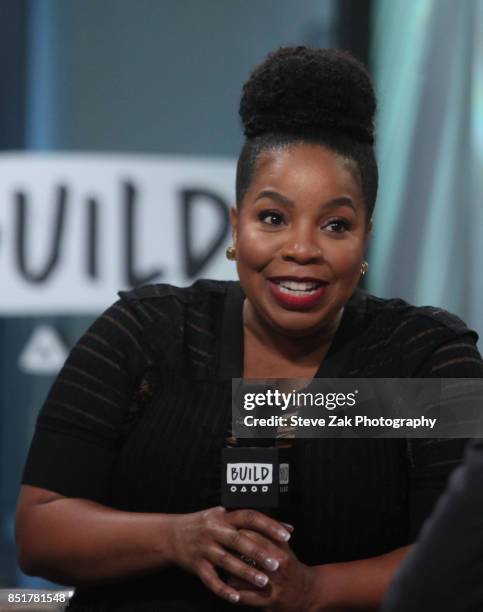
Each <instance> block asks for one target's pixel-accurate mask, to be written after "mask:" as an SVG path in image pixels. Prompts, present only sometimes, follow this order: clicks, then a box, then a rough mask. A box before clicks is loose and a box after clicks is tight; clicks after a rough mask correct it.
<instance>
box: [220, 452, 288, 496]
mask: <svg viewBox="0 0 483 612" xmlns="http://www.w3.org/2000/svg"><path fill="white" fill-rule="evenodd" d="M288 484H289V464H288V463H287V462H286V461H284V462H283V463H282V462H281V461H280V456H279V449H278V448H271V447H268V448H267V447H264V448H260V447H245V448H243V447H237V448H224V449H223V450H222V482H221V491H222V500H221V501H222V504H223V505H224V506H226V507H228V508H240V507H242V508H277V507H278V505H279V501H280V499H279V496H280V494H281V493H286V492H287V491H288Z"/></svg>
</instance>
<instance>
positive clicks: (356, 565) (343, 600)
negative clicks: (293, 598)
mask: <svg viewBox="0 0 483 612" xmlns="http://www.w3.org/2000/svg"><path fill="white" fill-rule="evenodd" d="M410 549H411V546H405V547H403V548H398V549H396V550H393V551H391V552H390V553H387V554H384V555H380V556H378V557H373V558H370V559H361V560H358V561H350V562H346V563H330V564H327V565H317V566H314V567H313V568H312V571H313V575H314V580H313V584H314V591H313V592H314V595H313V607H312V609H313V610H314V611H315V610H327V609H328V610H330V609H331V608H333V609H334V610H377V609H378V608H379V606H380V605H381V604H382V601H383V599H384V595H385V593H386V590H387V587H388V586H389V584H390V582H391V580H392V578H393V576H394V574H395V572H396V571H397V569H398V568H399V566H400V565H401V563H402V562H403V560H404V559H405V557H406V555H407V554H408V552H409V550H410Z"/></svg>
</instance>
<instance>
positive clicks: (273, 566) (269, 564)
mask: <svg viewBox="0 0 483 612" xmlns="http://www.w3.org/2000/svg"><path fill="white" fill-rule="evenodd" d="M263 564H264V565H265V567H266V568H267V569H269V570H270V571H272V572H275V571H276V570H278V568H279V566H280V563H279V562H278V561H277V560H276V559H272V558H271V557H267V558H266V559H265V561H264V562H263Z"/></svg>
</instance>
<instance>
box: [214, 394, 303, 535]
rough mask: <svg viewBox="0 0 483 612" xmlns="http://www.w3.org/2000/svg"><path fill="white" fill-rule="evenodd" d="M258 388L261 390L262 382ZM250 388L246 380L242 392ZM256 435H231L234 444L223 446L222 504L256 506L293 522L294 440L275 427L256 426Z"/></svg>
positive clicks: (240, 506) (245, 506) (228, 506)
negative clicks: (283, 435) (283, 436)
mask: <svg viewBox="0 0 483 612" xmlns="http://www.w3.org/2000/svg"><path fill="white" fill-rule="evenodd" d="M256 388H257V389H258V390H260V386H259V385H258V387H256ZM247 389H249V386H248V385H247V384H246V383H244V384H243V393H246V392H247ZM235 402H236V399H235ZM257 433H258V435H259V436H260V437H256V436H257ZM254 435H255V437H253V438H233V437H230V438H229V440H230V444H231V445H230V446H226V447H225V448H223V449H222V450H221V504H222V505H223V506H224V507H225V508H227V509H230V510H234V509H242V508H253V509H256V510H259V511H261V512H263V513H264V514H267V515H269V516H272V517H273V518H276V519H277V520H281V521H284V522H288V523H290V522H291V514H292V504H291V493H292V491H293V486H292V485H291V483H292V482H293V481H294V474H293V471H294V465H293V448H292V446H291V444H290V442H291V441H290V440H288V439H286V438H280V437H279V436H280V432H279V431H278V430H277V428H276V427H273V428H270V429H268V428H266V427H265V428H264V429H263V432H262V430H258V432H257V431H256V430H255V431H254ZM262 436H263V437H262ZM267 436H270V437H267Z"/></svg>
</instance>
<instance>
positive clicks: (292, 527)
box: [280, 523, 295, 533]
mask: <svg viewBox="0 0 483 612" xmlns="http://www.w3.org/2000/svg"><path fill="white" fill-rule="evenodd" d="M280 524H281V525H283V526H284V527H285V529H286V530H287V531H290V533H293V530H294V529H295V527H294V526H293V525H291V524H290V523H280Z"/></svg>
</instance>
